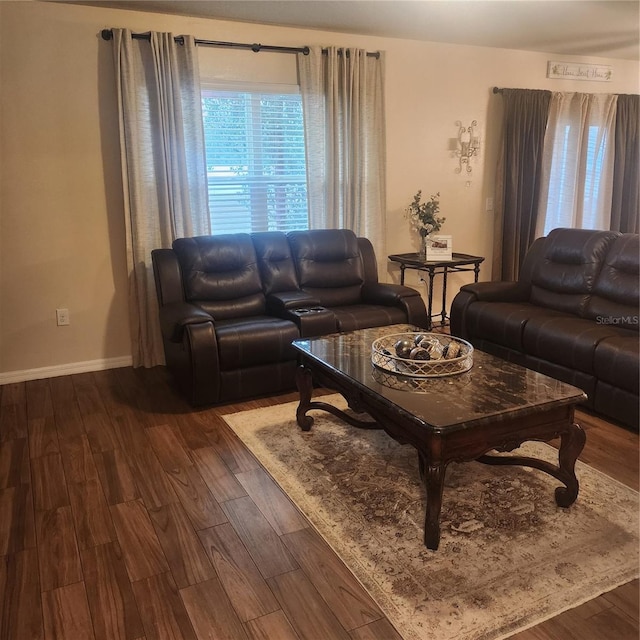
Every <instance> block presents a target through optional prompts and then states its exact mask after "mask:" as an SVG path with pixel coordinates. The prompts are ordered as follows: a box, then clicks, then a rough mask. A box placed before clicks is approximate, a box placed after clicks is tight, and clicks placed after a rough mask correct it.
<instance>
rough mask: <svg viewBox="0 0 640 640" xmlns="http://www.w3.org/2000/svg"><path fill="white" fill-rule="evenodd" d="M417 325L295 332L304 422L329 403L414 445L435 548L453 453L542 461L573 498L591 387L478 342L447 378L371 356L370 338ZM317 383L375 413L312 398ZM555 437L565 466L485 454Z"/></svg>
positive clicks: (500, 461)
mask: <svg viewBox="0 0 640 640" xmlns="http://www.w3.org/2000/svg"><path fill="white" fill-rule="evenodd" d="M420 330H421V329H419V328H417V327H412V326H409V325H395V326H391V327H381V328H376V329H363V330H360V331H353V332H350V333H342V334H333V335H330V336H324V337H319V338H312V339H308V340H296V341H295V342H294V343H293V346H294V348H295V349H296V350H297V351H298V355H299V359H300V366H299V367H298V371H297V377H296V382H297V386H298V391H299V393H300V403H299V405H298V409H297V413H296V418H297V422H298V425H299V426H300V427H301V428H302V429H303V430H305V431H308V430H309V429H311V426H312V424H313V418H312V417H311V416H309V415H307V413H308V412H309V411H310V410H312V409H322V410H324V411H328V412H330V413H332V414H334V415H336V416H339V417H340V418H341V419H343V420H344V421H346V422H347V423H349V424H351V425H353V426H355V427H359V428H367V429H372V428H373V429H384V430H385V431H386V432H387V433H388V434H389V435H390V436H391V437H392V438H394V439H395V440H397V441H398V442H400V443H401V444H410V445H412V446H414V447H415V448H416V449H417V451H418V456H419V462H420V474H421V477H422V479H423V480H424V482H425V485H426V490H427V504H426V514H425V523H424V543H425V545H426V546H427V547H428V548H429V549H434V550H435V549H437V548H438V544H439V542H440V509H441V506H442V492H443V488H444V477H445V472H446V468H447V465H448V464H449V463H450V462H452V461H456V462H464V461H471V460H477V461H479V462H482V463H485V464H493V465H522V466H527V467H533V468H535V469H539V470H540V471H544V472H545V473H548V474H550V475H552V476H553V477H554V478H557V479H558V480H559V481H560V482H562V483H563V484H564V486H561V487H557V488H556V490H555V500H556V503H557V504H558V505H559V506H560V507H568V506H570V505H571V504H573V503H574V502H575V500H576V498H577V497H578V486H579V485H578V479H577V478H576V475H575V462H576V460H577V459H578V456H579V455H580V452H581V451H582V449H583V447H584V443H585V439H586V437H585V433H584V431H583V430H582V429H581V427H580V426H578V425H577V424H575V423H574V408H575V405H576V404H577V403H578V402H582V401H583V400H584V399H585V398H586V396H585V394H584V393H583V392H582V391H581V390H580V389H577V388H576V387H573V386H571V385H568V384H565V383H564V382H560V381H559V380H555V379H553V378H550V377H548V376H545V375H542V374H540V373H537V372H535V371H531V370H530V369H525V368H524V367H521V366H519V365H516V364H514V363H511V362H507V361H505V360H502V359H500V358H497V357H494V356H492V355H489V354H486V353H483V352H480V351H477V350H476V351H475V352H474V364H473V367H472V368H471V370H469V371H467V372H466V373H462V374H458V375H454V376H448V377H443V378H420V379H417V378H411V377H408V376H400V375H397V374H393V373H388V372H386V371H384V370H382V369H378V368H377V367H375V366H374V365H373V364H372V363H371V343H372V342H373V341H374V340H375V339H376V338H379V337H381V336H383V335H387V334H392V333H401V332H405V331H408V332H409V331H420ZM314 382H315V383H317V384H319V385H321V386H323V387H326V388H328V389H332V390H335V391H338V392H339V393H340V394H342V395H343V396H344V398H345V399H346V400H347V402H348V404H349V407H350V408H351V409H353V410H354V411H356V412H366V413H367V414H368V415H369V416H370V417H371V418H372V420H361V419H358V418H354V417H353V416H351V415H349V414H347V413H345V412H343V411H341V410H340V409H338V408H336V407H334V406H333V405H331V404H328V403H326V402H322V401H320V400H315V401H312V399H311V398H312V395H313V387H314ZM558 437H559V438H560V449H559V454H558V466H555V465H553V464H550V463H548V462H546V461H544V460H538V459H536V458H529V457H521V456H504V455H502V456H491V455H486V454H487V452H489V451H492V450H495V451H500V452H504V451H512V450H513V449H516V448H517V447H519V446H520V445H521V444H522V443H523V442H525V441H527V440H537V441H541V442H547V441H549V440H553V439H555V438H558Z"/></svg>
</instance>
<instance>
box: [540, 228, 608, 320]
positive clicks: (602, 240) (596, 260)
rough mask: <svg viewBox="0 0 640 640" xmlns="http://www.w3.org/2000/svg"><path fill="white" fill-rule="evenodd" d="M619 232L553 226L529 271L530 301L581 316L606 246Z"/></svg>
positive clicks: (605, 251)
mask: <svg viewBox="0 0 640 640" xmlns="http://www.w3.org/2000/svg"><path fill="white" fill-rule="evenodd" d="M618 235H620V234H618V233H616V232H614V231H591V230H589V229H554V230H553V231H551V232H550V233H549V235H548V236H547V239H546V241H545V246H544V251H543V255H542V259H541V260H539V261H538V263H537V264H536V265H535V266H534V268H533V270H532V274H531V298H530V300H531V302H532V303H533V304H536V305H538V306H542V307H547V308H549V309H556V310H557V311H563V312H565V313H573V314H575V315H578V316H582V315H583V314H584V311H585V309H586V305H587V301H588V299H589V295H590V293H591V291H592V289H593V286H594V284H595V281H596V278H597V276H598V273H599V272H600V269H601V267H602V264H603V262H604V258H605V256H606V255H607V251H608V249H609V246H610V245H611V243H612V242H613V240H614V239H615V238H616V237H617V236H618Z"/></svg>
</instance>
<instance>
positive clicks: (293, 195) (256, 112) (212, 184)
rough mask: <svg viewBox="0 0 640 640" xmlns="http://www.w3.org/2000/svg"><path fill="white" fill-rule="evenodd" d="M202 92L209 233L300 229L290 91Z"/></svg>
mask: <svg viewBox="0 0 640 640" xmlns="http://www.w3.org/2000/svg"><path fill="white" fill-rule="evenodd" d="M288 89H289V91H287V89H284V90H283V87H282V86H278V87H276V88H265V87H258V88H253V87H251V88H246V87H242V88H228V87H213V86H206V87H204V88H203V90H202V107H203V121H204V133H205V144H206V156H207V181H208V188H209V209H210V212H211V230H212V232H213V233H238V232H246V233H249V232H251V231H290V230H293V229H307V228H308V226H309V223H308V213H307V176H306V162H305V148H304V130H303V120H302V103H301V99H300V94H299V93H298V92H297V87H293V88H288Z"/></svg>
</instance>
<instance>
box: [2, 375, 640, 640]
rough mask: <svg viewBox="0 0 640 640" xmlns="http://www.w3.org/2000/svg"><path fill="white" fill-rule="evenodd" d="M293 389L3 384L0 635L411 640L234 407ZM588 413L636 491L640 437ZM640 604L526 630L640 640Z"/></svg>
mask: <svg viewBox="0 0 640 640" xmlns="http://www.w3.org/2000/svg"><path fill="white" fill-rule="evenodd" d="M295 399H296V394H293V393H291V394H285V395H281V396H278V397H274V398H267V399H260V400H253V401H250V402H244V403H239V404H236V405H226V406H223V407H217V408H209V409H205V410H199V411H192V410H191V409H190V408H189V407H188V405H187V404H186V403H185V402H183V401H182V400H181V399H180V398H179V397H178V396H177V395H176V394H175V393H174V391H173V390H172V388H171V386H170V384H168V381H167V378H166V372H165V370H164V368H162V367H157V368H155V369H151V370H142V369H136V370H134V369H131V368H124V369H116V370H111V371H104V372H96V373H87V374H81V375H72V376H65V377H60V378H51V379H49V380H36V381H32V382H26V383H18V384H9V385H5V386H3V387H0V557H1V558H0V559H1V562H0V638H1V639H2V640H50V639H51V640H52V639H54V638H55V639H64V640H67V639H68V640H82V639H84V638H87V639H93V640H117V639H120V638H122V639H125V640H141V639H146V640H155V639H158V640H166V639H176V640H178V639H181V638H185V639H195V640H203V639H204V638H225V639H226V640H236V639H237V640H334V639H335V640H339V639H344V640H400V636H399V635H398V634H397V632H396V631H395V629H394V628H393V626H392V625H391V624H390V622H389V621H388V620H387V619H386V618H385V616H384V614H383V613H382V612H381V611H380V609H379V608H378V606H377V605H376V604H375V602H373V601H372V599H371V598H370V597H369V596H368V594H367V593H366V592H365V591H364V590H363V589H362V587H361V586H360V585H359V583H358V582H357V580H355V578H354V577H353V576H352V575H351V573H350V572H349V570H348V569H347V568H346V567H345V566H344V565H343V563H342V562H341V561H340V560H339V559H338V558H337V556H335V554H333V552H332V551H331V549H330V548H329V547H328V545H326V543H325V542H324V541H323V540H322V538H321V537H320V536H318V534H316V533H315V531H314V529H313V528H311V527H310V526H309V524H308V522H307V521H306V520H305V518H304V517H303V516H302V515H301V514H300V513H299V512H298V511H297V509H296V508H295V507H294V506H293V504H292V503H291V502H290V501H289V499H288V498H287V497H286V496H285V495H284V494H283V493H282V492H281V491H280V489H279V487H278V486H277V485H276V484H275V483H274V482H273V481H272V480H271V479H270V477H269V476H268V475H267V474H266V473H265V471H264V470H263V469H262V467H261V466H260V464H259V463H258V462H257V461H256V460H255V459H254V458H253V456H252V455H251V454H250V453H249V452H248V451H247V450H246V449H245V448H244V446H243V445H242V443H241V442H240V441H239V440H237V438H236V437H235V435H234V434H233V433H232V432H231V431H230V430H229V429H228V427H227V426H226V424H225V423H224V421H223V420H222V417H221V416H223V415H224V414H226V413H231V412H234V411H239V410H243V409H249V408H256V407H260V406H269V405H272V404H276V403H279V402H287V401H291V400H295ZM578 420H579V422H580V423H581V424H582V425H583V427H584V428H585V429H586V430H587V433H588V437H587V447H586V449H585V451H584V453H583V455H582V456H581V458H582V460H584V461H586V462H588V463H589V464H591V465H592V466H594V467H596V468H598V469H600V470H602V471H604V472H605V473H607V474H609V475H611V476H613V477H615V478H617V479H618V480H619V481H620V482H623V483H625V484H627V485H629V486H633V487H636V488H637V486H638V435H637V434H635V433H632V432H630V431H627V430H625V429H622V428H620V427H617V426H615V425H613V424H610V423H608V422H605V421H603V420H600V419H598V418H595V417H593V416H590V415H588V414H585V413H582V412H581V413H580V414H579V416H578ZM638 597H639V596H638V581H637V580H636V581H634V582H632V583H629V584H627V585H624V586H622V587H619V588H618V589H616V590H614V591H612V592H610V593H607V594H604V595H602V596H600V597H599V598H596V599H594V600H591V601H590V602H587V603H585V604H584V605H582V606H580V607H577V608H575V609H572V610H570V611H567V612H565V613H563V614H561V615H559V616H557V617H556V618H553V619H552V620H548V621H546V622H544V623H542V624H540V625H538V626H536V627H534V628H532V629H529V630H527V631H524V632H521V633H520V634H518V635H516V636H514V638H516V639H517V640H572V639H574V638H575V639H578V638H579V639H580V640H608V639H609V638H611V640H614V639H615V640H636V639H637V638H638V635H639V634H638V629H639V625H638ZM434 640H437V639H434Z"/></svg>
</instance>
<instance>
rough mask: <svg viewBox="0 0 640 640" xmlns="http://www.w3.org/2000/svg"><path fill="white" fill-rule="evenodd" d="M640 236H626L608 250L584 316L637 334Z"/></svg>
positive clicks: (627, 234) (626, 234)
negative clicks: (631, 330)
mask: <svg viewBox="0 0 640 640" xmlns="http://www.w3.org/2000/svg"><path fill="white" fill-rule="evenodd" d="M639 276H640V236H638V234H635V233H625V234H623V235H621V236H619V237H618V238H616V239H615V240H614V241H613V242H612V243H611V247H610V248H609V252H608V253H607V256H606V258H605V260H604V264H603V265H602V269H601V270H600V273H599V274H598V277H597V278H596V282H595V284H594V286H593V292H592V295H591V297H590V299H589V302H588V304H587V308H586V311H585V315H586V316H587V317H588V318H591V319H593V320H595V321H596V322H598V323H600V324H609V325H614V326H620V327H625V328H626V329H634V330H635V331H638V307H639V305H640V294H639V284H640V278H639Z"/></svg>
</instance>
